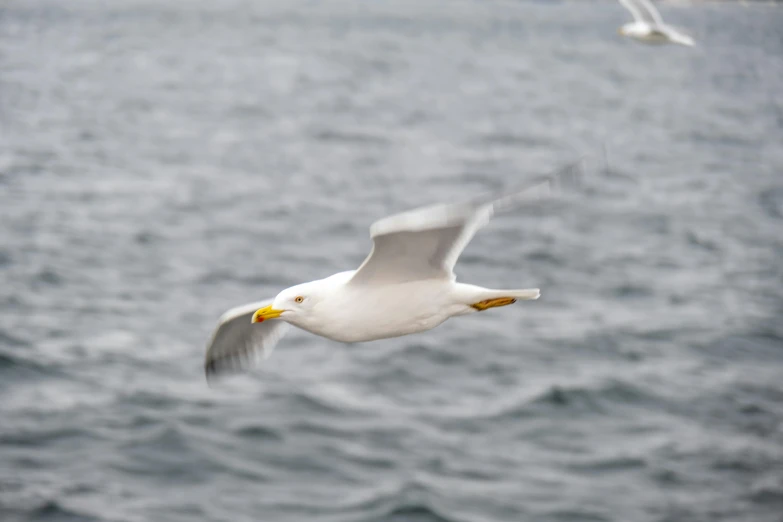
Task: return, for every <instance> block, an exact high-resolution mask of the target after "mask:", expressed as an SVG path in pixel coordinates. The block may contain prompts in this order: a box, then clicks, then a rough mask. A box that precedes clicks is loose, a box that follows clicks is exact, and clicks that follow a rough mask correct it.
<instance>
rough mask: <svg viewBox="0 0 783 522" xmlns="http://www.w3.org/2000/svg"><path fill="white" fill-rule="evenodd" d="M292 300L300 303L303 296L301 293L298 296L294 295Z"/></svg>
mask: <svg viewBox="0 0 783 522" xmlns="http://www.w3.org/2000/svg"><path fill="white" fill-rule="evenodd" d="M294 301H296V302H297V303H301V302H302V301H304V297H302V296H301V295H298V296H296V297H295V298H294Z"/></svg>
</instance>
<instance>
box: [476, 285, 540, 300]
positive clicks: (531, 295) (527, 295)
mask: <svg viewBox="0 0 783 522" xmlns="http://www.w3.org/2000/svg"><path fill="white" fill-rule="evenodd" d="M499 297H513V298H514V299H519V300H521V301H532V300H534V299H538V298H539V297H541V290H539V289H538V288H525V289H522V290H487V291H486V292H485V295H484V296H483V298H484V299H495V298H499Z"/></svg>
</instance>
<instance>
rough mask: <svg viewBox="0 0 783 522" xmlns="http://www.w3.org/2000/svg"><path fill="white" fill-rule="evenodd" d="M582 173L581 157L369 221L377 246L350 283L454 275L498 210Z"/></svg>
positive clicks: (550, 190)
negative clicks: (520, 181) (495, 192)
mask: <svg viewBox="0 0 783 522" xmlns="http://www.w3.org/2000/svg"><path fill="white" fill-rule="evenodd" d="M581 174H582V162H581V161H580V162H578V163H575V164H571V165H568V166H567V167H565V168H563V169H560V170H559V171H557V172H555V173H553V174H550V175H547V176H541V177H539V178H537V179H535V180H533V181H532V182H528V183H526V184H525V185H524V186H521V187H517V188H515V189H513V190H510V191H507V192H506V193H505V194H503V195H500V196H495V197H492V198H480V199H477V200H475V201H472V202H468V203H458V204H452V205H434V206H431V207H424V208H420V209H416V210H411V211H408V212H404V213H402V214H396V215H394V216H390V217H387V218H384V219H381V220H379V221H376V222H375V223H373V225H372V226H371V227H370V237H371V238H372V240H373V249H372V252H370V255H369V256H367V259H365V260H364V263H362V265H361V266H360V267H359V269H358V270H357V271H356V273H355V274H354V276H353V277H352V278H351V280H350V281H349V283H348V284H350V285H365V284H373V285H382V284H394V283H405V282H410V281H421V280H424V279H451V280H453V279H454V278H455V276H454V265H455V264H456V263H457V258H458V257H459V255H460V254H461V253H462V251H463V250H464V249H465V247H466V246H467V245H468V243H469V242H470V240H471V239H472V238H473V236H474V235H475V234H476V232H477V231H478V230H479V229H480V228H482V227H483V226H484V225H486V224H487V223H488V222H489V220H490V218H491V217H492V215H493V214H494V213H495V212H500V211H503V210H507V209H509V208H513V207H514V206H517V205H519V204H521V203H524V202H528V201H531V200H536V199H541V198H547V197H550V196H552V195H554V194H557V193H558V192H559V191H560V190H561V189H562V188H563V187H565V186H573V185H575V184H577V183H578V180H579V178H580V177H581Z"/></svg>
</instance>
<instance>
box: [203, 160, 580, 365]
mask: <svg viewBox="0 0 783 522" xmlns="http://www.w3.org/2000/svg"><path fill="white" fill-rule="evenodd" d="M580 174H581V162H580V163H576V164H573V165H570V166H568V167H566V168H565V169H562V170H560V171H559V172H557V173H555V174H552V175H549V176H544V177H542V178H539V179H538V180H536V181H535V182H533V183H532V184H529V185H528V186H527V187H525V188H524V189H522V190H517V191H514V192H513V193H509V194H508V195H506V196H504V197H501V198H496V199H493V200H489V201H486V200H485V201H479V202H471V203H462V204H452V205H435V206H431V207H425V208H420V209H416V210H412V211H409V212H404V213H402V214H397V215H394V216H390V217H387V218H384V219H381V220H379V221H377V222H375V223H374V224H373V225H372V226H371V228H370V236H371V238H372V240H373V248H372V251H371V252H370V255H369V256H367V258H366V259H365V260H364V263H362V265H361V266H360V267H359V268H358V269H357V270H350V271H347V272H340V273H337V274H335V275H333V276H330V277H327V278H325V279H319V280H317V281H311V282H309V283H302V284H299V285H296V286H292V287H291V288H287V289H285V290H283V291H282V292H280V293H279V294H277V297H275V298H274V299H267V300H265V301H259V302H257V303H250V304H246V305H243V306H239V307H236V308H233V309H231V310H229V311H227V312H226V313H224V314H223V315H222V316H221V317H220V319H219V322H218V326H217V328H216V330H215V332H214V333H213V335H212V339H211V340H210V342H209V345H208V347H207V353H206V360H205V362H204V368H205V371H206V374H207V378H208V379H209V378H211V377H213V376H216V375H218V374H221V373H230V372H236V371H240V370H244V369H246V368H248V367H249V366H251V365H252V364H253V362H254V361H255V360H256V359H257V358H261V359H266V358H267V357H269V355H270V354H271V353H272V350H273V349H274V347H275V345H276V344H277V342H278V341H279V340H280V338H281V337H282V336H283V335H284V334H285V332H286V331H287V330H288V327H289V325H294V326H297V327H299V328H301V329H303V330H306V331H308V332H311V333H314V334H316V335H320V336H322V337H326V338H328V339H332V340H335V341H342V342H346V343H355V342H364V341H374V340H376V339H384V338H388V337H398V336H401V335H407V334H412V333H417V332H423V331H426V330H430V329H431V328H434V327H436V326H438V325H439V324H441V323H443V322H444V321H445V320H446V319H449V318H450V317H456V316H459V315H467V314H472V313H476V312H480V311H483V310H487V309H489V308H494V307H498V306H506V305H510V304H512V303H514V302H516V301H517V300H519V299H521V300H532V299H538V297H539V295H540V293H539V290H538V288H530V289H523V290H491V289H488V288H482V287H480V286H475V285H469V284H463V283H458V282H457V281H456V276H455V275H454V272H453V269H454V265H455V264H456V262H457V258H458V257H459V255H460V254H461V253H462V251H463V250H464V249H465V247H466V246H467V244H468V242H470V240H471V238H472V237H473V235H474V234H475V233H476V232H477V231H478V230H479V229H480V228H481V227H483V226H484V225H486V224H487V223H488V222H489V219H490V218H491V216H492V215H493V213H495V212H497V211H499V210H503V209H506V208H508V207H511V206H513V205H515V204H516V203H519V202H520V200H529V199H531V198H538V197H542V196H548V195H552V194H554V193H557V192H559V190H560V189H561V188H562V187H563V186H566V185H574V184H575V183H576V182H577V181H578V178H579V175H580Z"/></svg>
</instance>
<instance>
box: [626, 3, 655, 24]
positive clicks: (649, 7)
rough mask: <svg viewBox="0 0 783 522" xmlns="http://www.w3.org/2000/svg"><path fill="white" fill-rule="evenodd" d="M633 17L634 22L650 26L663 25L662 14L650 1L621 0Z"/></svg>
mask: <svg viewBox="0 0 783 522" xmlns="http://www.w3.org/2000/svg"><path fill="white" fill-rule="evenodd" d="M620 3H621V4H623V6H624V7H625V8H626V9H628V10H629V11H630V12H631V14H632V15H633V18H634V20H636V21H637V22H642V23H645V24H648V25H662V24H663V19H662V18H661V14H660V13H659V12H658V10H657V9H656V8H655V6H654V5H653V4H652V2H650V0H620Z"/></svg>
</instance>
